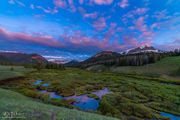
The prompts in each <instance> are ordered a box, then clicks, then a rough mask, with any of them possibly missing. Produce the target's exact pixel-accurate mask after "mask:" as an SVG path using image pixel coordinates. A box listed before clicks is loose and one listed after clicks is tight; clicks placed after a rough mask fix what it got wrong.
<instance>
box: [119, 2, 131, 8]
mask: <svg viewBox="0 0 180 120" xmlns="http://www.w3.org/2000/svg"><path fill="white" fill-rule="evenodd" d="M119 6H120V7H121V8H126V7H128V6H129V1H128V0H122V1H121V2H119Z"/></svg>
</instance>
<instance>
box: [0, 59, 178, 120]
mask: <svg viewBox="0 0 180 120" xmlns="http://www.w3.org/2000/svg"><path fill="white" fill-rule="evenodd" d="M147 66H148V68H147ZM147 66H141V67H122V68H121V67H118V69H124V72H126V73H123V72H119V73H118V72H111V71H104V72H93V71H86V70H84V69H78V68H66V69H65V70H55V69H54V70H53V69H42V70H32V69H31V70H30V69H25V68H23V67H17V68H14V69H13V70H12V68H11V67H4V66H1V68H0V71H6V72H5V73H3V74H1V73H0V77H1V81H2V79H4V80H3V82H0V87H1V88H2V89H0V94H1V96H2V97H1V98H3V99H1V100H0V111H16V110H17V111H20V112H25V113H27V114H26V115H28V113H33V114H35V113H37V115H36V114H35V115H34V116H35V118H38V117H40V118H42V119H44V118H45V119H49V118H50V117H52V116H53V115H54V116H55V117H56V118H57V119H63V118H64V119H67V120H71V118H74V119H77V120H81V119H82V120H84V119H85V118H86V119H87V120H96V119H97V120H99V119H103V120H105V119H113V118H109V117H114V118H119V119H123V120H126V119H135V120H143V119H166V118H165V117H162V116H160V112H167V113H171V114H175V115H180V86H179V85H180V79H179V77H178V69H179V67H180V57H169V58H165V59H163V60H161V61H159V62H157V63H155V64H150V65H147ZM125 68H126V69H125ZM145 69H146V71H145ZM131 70H132V71H131ZM134 71H135V72H136V73H134ZM132 73H133V74H132ZM145 73H146V74H145ZM147 73H150V75H147ZM155 73H158V74H160V75H157V76H156V75H154V74H155ZM175 73H176V74H175ZM4 74H6V75H8V76H7V77H10V78H12V77H18V76H24V78H21V79H14V80H11V81H9V80H8V82H6V80H5V78H6V75H4ZM11 75H12V76H11ZM164 75H166V76H168V77H164ZM36 80H43V83H49V84H50V86H47V87H42V86H40V85H36V86H35V85H33V83H34V82H35V81H36ZM37 88H38V89H41V90H47V91H54V92H57V93H58V94H60V95H63V96H71V95H74V94H76V95H83V94H88V95H90V96H91V97H94V98H96V96H93V95H91V94H90V93H91V92H93V91H96V90H101V89H103V88H108V89H109V90H110V91H111V93H110V94H107V95H105V96H103V98H102V100H101V101H100V105H99V108H98V110H97V111H88V112H89V113H87V112H83V111H81V110H78V109H77V108H74V107H73V106H71V105H70V104H69V102H71V101H63V100H57V99H52V100H49V96H47V95H43V94H40V93H38V92H37V91H36V90H35V89H37ZM5 89H8V90H5ZM12 91H13V92H12ZM17 92H18V93H17ZM25 96H27V97H28V98H27V97H25ZM8 103H10V104H8ZM64 107H66V108H64ZM22 108H23V109H22ZM54 110H55V113H53V112H52V111H54ZM68 114H70V116H69V118H68V117H67V115H68ZM98 114H99V115H98ZM100 115H104V116H106V117H103V116H100Z"/></svg>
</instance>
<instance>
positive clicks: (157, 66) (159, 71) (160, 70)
mask: <svg viewBox="0 0 180 120" xmlns="http://www.w3.org/2000/svg"><path fill="white" fill-rule="evenodd" d="M179 68H180V56H176V57H167V58H164V59H162V60H160V61H158V62H156V63H153V64H148V65H145V66H122V67H112V68H111V69H110V70H111V71H113V72H120V73H137V74H144V75H150V76H151V75H152V76H153V75H154V76H160V75H162V76H163V75H177V74H176V73H177V71H178V69H179Z"/></svg>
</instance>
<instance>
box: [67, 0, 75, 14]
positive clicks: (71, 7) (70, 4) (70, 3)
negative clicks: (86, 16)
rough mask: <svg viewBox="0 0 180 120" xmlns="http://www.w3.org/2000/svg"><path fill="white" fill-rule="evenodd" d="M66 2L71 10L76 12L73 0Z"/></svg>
mask: <svg viewBox="0 0 180 120" xmlns="http://www.w3.org/2000/svg"><path fill="white" fill-rule="evenodd" d="M68 3H69V7H70V9H71V11H72V12H76V7H75V5H74V2H73V0H68Z"/></svg>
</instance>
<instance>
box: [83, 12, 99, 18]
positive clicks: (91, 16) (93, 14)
mask: <svg viewBox="0 0 180 120" xmlns="http://www.w3.org/2000/svg"><path fill="white" fill-rule="evenodd" d="M97 16H98V13H97V12H93V13H85V14H83V17H84V18H93V19H95V18H97Z"/></svg>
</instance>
